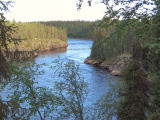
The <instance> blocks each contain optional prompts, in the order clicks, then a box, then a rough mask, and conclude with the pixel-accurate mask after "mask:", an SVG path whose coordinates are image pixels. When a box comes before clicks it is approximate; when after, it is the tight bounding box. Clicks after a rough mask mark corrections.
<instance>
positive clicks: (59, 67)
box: [0, 0, 160, 120]
mask: <svg viewBox="0 0 160 120" xmlns="http://www.w3.org/2000/svg"><path fill="white" fill-rule="evenodd" d="M86 1H87V2H88V3H89V5H90V6H91V2H92V1H88V0H86ZM83 2H84V1H82V0H79V3H77V5H78V7H79V9H80V8H81V6H82V4H83ZM102 3H103V4H105V6H106V12H105V14H106V15H105V16H104V17H103V19H102V20H101V21H99V22H84V21H81V22H80V21H76V22H73V21H72V22H69V21H66V22H64V21H63V22H60V21H50V22H40V23H35V22H33V23H15V22H12V23H8V21H7V20H6V19H5V17H4V14H3V13H4V12H6V11H8V5H9V4H11V3H10V1H8V2H3V1H0V4H1V6H0V12H1V13H0V30H1V31H0V92H3V90H5V89H7V88H8V89H9V90H11V93H10V94H9V95H8V98H9V99H7V100H4V99H3V98H2V97H0V119H2V120H6V119H11V120H12V119H13V120H18V119H24V120H29V119H34V117H37V116H38V118H39V119H40V120H44V119H49V120H52V119H62V120H66V119H74V120H160V0H127V1H126V0H113V1H112V0H103V1H102ZM67 34H68V37H73V38H88V39H90V38H92V39H94V43H93V46H92V49H91V55H90V59H93V60H96V61H99V62H98V64H99V63H104V62H106V63H109V64H111V63H112V64H116V60H117V58H118V57H119V56H123V55H129V56H130V57H129V59H127V61H125V62H123V64H124V66H123V69H122V70H121V76H119V77H117V79H116V81H114V80H113V79H112V78H110V80H111V83H110V86H109V87H108V88H107V92H106V94H105V95H102V97H101V98H100V99H99V100H98V101H97V102H96V103H95V104H94V105H89V106H87V107H86V106H85V100H86V99H87V95H88V93H89V90H88V87H89V86H90V85H89V84H88V83H87V82H86V81H85V78H84V77H83V76H81V75H80V74H82V73H84V72H85V74H87V75H88V74H89V73H87V72H88V71H82V70H81V66H80V65H81V64H82V63H80V64H76V62H74V61H72V60H69V61H64V60H65V59H66V58H65V59H62V61H61V60H60V59H58V60H56V61H54V64H51V63H50V62H49V64H48V65H45V64H37V63H35V61H34V60H33V61H27V62H26V61H21V62H17V61H7V59H6V56H5V55H8V52H9V51H10V49H19V50H24V48H27V50H33V49H39V50H44V49H46V46H47V49H52V48H54V45H52V44H54V43H56V44H57V42H58V43H59V42H60V43H62V42H64V43H65V45H66V42H67V40H66V39H67ZM26 41H28V42H26ZM72 45H73V44H72ZM14 47H15V48H14ZM83 49H84V48H83ZM78 50H79V49H78ZM71 51H72V53H73V51H74V50H73V49H71ZM77 54H78V53H77V52H76V55H77ZM62 55H63V57H64V56H65V55H64V54H62ZM72 55H73V54H70V55H69V57H73V56H72ZM83 55H84V53H83ZM52 57H53V56H52ZM83 66H84V65H83ZM47 67H48V68H49V75H48V76H51V77H52V78H53V81H52V82H53V88H50V87H44V86H43V84H44V83H45V81H47V80H48V79H47V78H48V76H47V77H46V76H45V78H43V80H44V81H40V82H39V81H36V80H37V76H38V78H39V79H40V77H41V75H42V74H44V69H46V68H47ZM43 68H44V69H43ZM92 68H93V67H92ZM94 69H96V68H94ZM85 70H87V69H85ZM98 70H99V68H98V69H96V72H98ZM103 70H104V69H102V70H101V72H102V71H103ZM89 72H90V71H89ZM94 74H95V73H94ZM36 75H37V76H36ZM55 77H56V78H58V81H56V82H54V78H55ZM91 77H92V79H93V78H94V77H95V76H94V75H93V74H92V76H91ZM96 77H99V76H96ZM103 77H107V75H104V76H103ZM112 77H113V76H112ZM91 81H92V80H91ZM102 81H103V79H102ZM39 83H40V84H41V86H39ZM97 83H98V82H97V81H96V84H97ZM115 83H116V84H115ZM100 87H101V86H100ZM94 89H95V88H94ZM99 94H100V93H99Z"/></svg>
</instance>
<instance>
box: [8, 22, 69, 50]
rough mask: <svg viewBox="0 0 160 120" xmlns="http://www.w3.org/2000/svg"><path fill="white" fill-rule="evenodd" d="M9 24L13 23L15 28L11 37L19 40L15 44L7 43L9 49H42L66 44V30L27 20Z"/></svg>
mask: <svg viewBox="0 0 160 120" xmlns="http://www.w3.org/2000/svg"><path fill="white" fill-rule="evenodd" d="M9 24H14V26H15V30H16V32H14V34H13V35H12V37H13V38H14V39H17V40H21V42H20V44H19V45H17V46H14V44H10V45H9V48H10V49H11V51H15V50H19V51H33V50H38V51H44V50H50V49H56V48H61V47H66V46H67V32H66V30H64V29H62V28H57V27H53V26H47V25H44V24H41V23H29V22H28V23H22V22H18V23H16V22H14V21H13V22H12V23H9Z"/></svg>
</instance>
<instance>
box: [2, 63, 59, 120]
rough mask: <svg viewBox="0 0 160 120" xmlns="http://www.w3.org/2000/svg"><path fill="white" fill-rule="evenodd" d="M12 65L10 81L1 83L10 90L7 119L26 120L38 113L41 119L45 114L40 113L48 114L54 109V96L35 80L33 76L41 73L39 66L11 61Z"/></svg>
mask: <svg viewBox="0 0 160 120" xmlns="http://www.w3.org/2000/svg"><path fill="white" fill-rule="evenodd" d="M18 66H20V67H18ZM12 67H14V69H13V71H12V73H11V79H10V81H9V82H8V83H7V81H6V83H3V84H4V85H5V86H6V85H7V89H8V90H10V94H9V95H8V101H7V107H8V111H7V119H24V120H28V119H31V118H32V117H33V116H35V115H37V114H38V115H39V117H40V119H41V120H43V118H44V117H45V116H43V115H42V113H45V115H46V116H47V115H48V116H49V113H50V112H51V111H53V110H54V103H55V100H56V97H55V96H54V95H53V93H52V92H51V90H50V89H47V88H44V87H40V86H38V83H37V82H36V81H35V76H36V75H41V74H42V73H43V71H40V70H39V68H40V67H41V66H40V65H36V64H34V63H29V64H23V65H22V63H13V65H12ZM3 84H2V85H3ZM5 86H2V87H5Z"/></svg>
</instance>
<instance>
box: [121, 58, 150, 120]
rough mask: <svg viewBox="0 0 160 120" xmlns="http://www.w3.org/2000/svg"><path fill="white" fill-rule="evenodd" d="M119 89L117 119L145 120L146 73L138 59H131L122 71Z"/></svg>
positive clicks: (146, 99) (146, 105)
mask: <svg viewBox="0 0 160 120" xmlns="http://www.w3.org/2000/svg"><path fill="white" fill-rule="evenodd" d="M121 79H122V82H123V83H124V85H123V87H122V88H121V90H120V91H119V99H120V103H119V104H120V106H119V108H118V120H145V119H146V117H147V116H146V110H147V108H148V97H147V93H148V84H147V80H146V74H145V71H144V70H143V68H142V66H141V65H140V63H139V62H138V61H135V60H133V61H131V62H130V63H129V64H128V66H127V67H126V69H125V70H124V71H123V76H122V78H121Z"/></svg>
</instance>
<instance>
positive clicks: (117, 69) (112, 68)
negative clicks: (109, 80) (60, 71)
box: [84, 54, 131, 76]
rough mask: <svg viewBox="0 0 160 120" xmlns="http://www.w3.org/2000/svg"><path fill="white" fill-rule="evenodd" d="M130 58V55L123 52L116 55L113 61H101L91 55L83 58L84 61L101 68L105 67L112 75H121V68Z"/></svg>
mask: <svg viewBox="0 0 160 120" xmlns="http://www.w3.org/2000/svg"><path fill="white" fill-rule="evenodd" d="M130 58H131V56H130V55H127V54H123V55H121V56H118V57H117V58H116V59H115V60H114V61H111V62H106V61H103V62H101V61H100V60H96V59H94V58H92V57H88V58H86V59H85V61H84V63H86V64H90V65H94V66H97V67H100V68H102V69H106V70H107V71H108V72H109V73H110V74H111V75H113V76H121V75H122V70H123V68H124V66H125V65H126V64H127V62H128V61H129V59H130Z"/></svg>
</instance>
